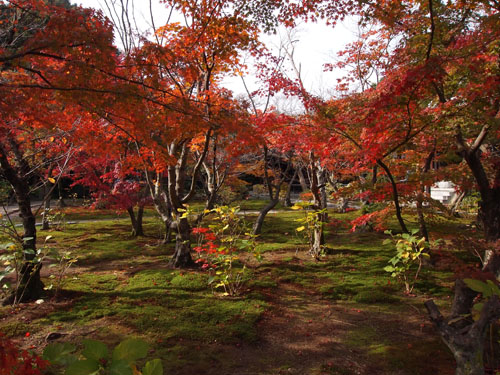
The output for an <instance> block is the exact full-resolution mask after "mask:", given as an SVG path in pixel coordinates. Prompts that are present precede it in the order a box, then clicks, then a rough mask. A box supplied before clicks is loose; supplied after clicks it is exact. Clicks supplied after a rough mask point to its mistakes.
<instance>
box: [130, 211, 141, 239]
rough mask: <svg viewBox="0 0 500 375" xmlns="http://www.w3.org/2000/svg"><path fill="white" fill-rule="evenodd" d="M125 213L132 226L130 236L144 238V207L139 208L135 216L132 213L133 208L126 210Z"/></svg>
mask: <svg viewBox="0 0 500 375" xmlns="http://www.w3.org/2000/svg"><path fill="white" fill-rule="evenodd" d="M127 212H128V214H129V216H130V222H131V224H132V236H133V237H139V236H144V228H143V226H142V218H143V216H144V206H139V208H138V209H137V215H136V214H135V212H134V207H129V208H127Z"/></svg>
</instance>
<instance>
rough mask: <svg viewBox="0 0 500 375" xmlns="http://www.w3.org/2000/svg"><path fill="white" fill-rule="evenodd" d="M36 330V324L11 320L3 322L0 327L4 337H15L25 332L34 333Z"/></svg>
mask: <svg viewBox="0 0 500 375" xmlns="http://www.w3.org/2000/svg"><path fill="white" fill-rule="evenodd" d="M36 331H37V326H36V325H33V324H27V323H23V322H12V323H7V324H3V325H2V326H1V328H0V332H1V333H3V334H4V335H5V336H6V337H16V336H21V335H24V334H25V333H26V332H30V334H31V333H35V332H36Z"/></svg>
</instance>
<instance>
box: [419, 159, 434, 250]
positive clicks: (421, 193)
mask: <svg viewBox="0 0 500 375" xmlns="http://www.w3.org/2000/svg"><path fill="white" fill-rule="evenodd" d="M434 153H435V152H434V150H433V151H431V152H430V153H429V155H428V156H427V158H426V159H425V163H424V166H423V167H422V174H424V176H425V173H427V172H429V170H430V169H431V165H432V160H433V159H434ZM424 176H422V178H423V177H424ZM421 181H422V180H421ZM424 194H425V185H424V184H423V182H420V189H419V192H418V194H417V202H416V206H417V216H418V227H419V230H420V235H421V236H422V237H424V238H425V241H427V243H428V242H429V231H428V230H427V224H426V223H425V215H424V205H423V203H424Z"/></svg>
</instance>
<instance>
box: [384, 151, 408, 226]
mask: <svg viewBox="0 0 500 375" xmlns="http://www.w3.org/2000/svg"><path fill="white" fill-rule="evenodd" d="M377 164H378V165H380V166H381V167H382V169H383V170H384V172H385V174H386V175H387V177H388V178H389V180H390V182H391V187H392V199H393V201H394V207H395V208H396V217H397V219H398V222H399V226H400V227H401V230H402V231H403V232H404V233H409V230H408V228H407V227H406V224H405V221H404V219H403V214H402V212H401V206H400V204H399V193H398V185H397V184H396V181H394V177H393V176H392V173H391V171H390V170H389V167H387V165H385V164H384V162H383V161H382V160H380V159H379V160H377Z"/></svg>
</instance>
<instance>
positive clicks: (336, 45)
mask: <svg viewBox="0 0 500 375" xmlns="http://www.w3.org/2000/svg"><path fill="white" fill-rule="evenodd" d="M73 2H74V3H77V4H80V5H82V6H84V7H92V8H97V9H103V10H104V12H105V14H108V11H107V10H106V8H105V6H104V4H105V2H104V0H76V1H75V0H73ZM135 3H136V4H139V5H136V6H135V14H136V21H137V24H138V27H139V28H140V29H141V31H148V30H150V29H151V28H150V23H151V21H150V10H149V2H148V1H144V0H139V1H137V0H136V2H135ZM152 5H153V14H154V19H155V25H156V26H157V27H158V26H162V25H163V24H165V22H166V19H167V16H168V12H167V9H166V7H165V5H162V4H160V3H159V1H158V0H153V4H152ZM355 32H356V27H355V25H353V23H352V22H344V23H340V24H338V25H337V26H336V27H335V28H332V27H329V26H326V25H324V24H311V23H308V24H302V25H300V26H299V27H298V28H297V30H296V31H295V35H294V36H295V37H294V40H296V42H295V55H294V57H295V62H296V63H297V65H300V67H301V74H302V79H303V82H304V83H305V85H306V88H307V89H308V90H310V92H312V93H314V94H316V95H321V96H323V97H328V96H330V95H331V93H332V88H333V87H335V84H336V79H337V78H338V77H339V76H340V75H341V74H342V73H341V72H323V65H324V64H325V63H332V62H334V61H335V58H336V54H337V52H338V51H340V50H341V49H342V48H343V47H344V46H345V44H346V43H348V42H349V41H351V40H353V39H354V35H355ZM264 41H265V42H266V44H267V45H268V46H269V47H270V48H271V49H272V48H276V46H277V45H279V43H280V36H279V35H273V36H264ZM117 43H118V42H117ZM254 80H255V79H254V78H253V77H252V76H250V77H248V78H247V84H248V85H249V86H250V87H251V89H253V88H255V87H256V86H255V85H254V82H253V81H254ZM224 85H225V86H226V87H227V88H230V89H231V90H233V91H234V93H235V95H238V94H242V93H244V88H243V85H242V83H241V78H239V77H234V78H228V79H226V80H225V81H224Z"/></svg>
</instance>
